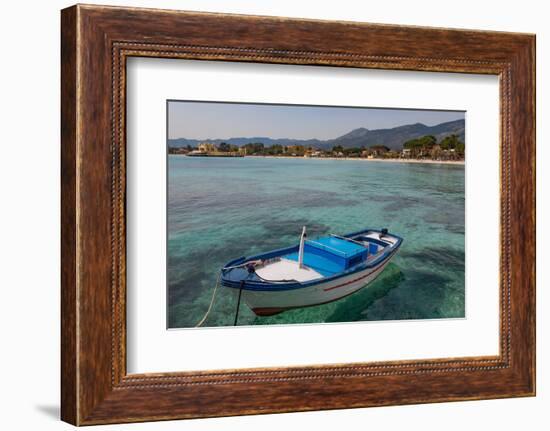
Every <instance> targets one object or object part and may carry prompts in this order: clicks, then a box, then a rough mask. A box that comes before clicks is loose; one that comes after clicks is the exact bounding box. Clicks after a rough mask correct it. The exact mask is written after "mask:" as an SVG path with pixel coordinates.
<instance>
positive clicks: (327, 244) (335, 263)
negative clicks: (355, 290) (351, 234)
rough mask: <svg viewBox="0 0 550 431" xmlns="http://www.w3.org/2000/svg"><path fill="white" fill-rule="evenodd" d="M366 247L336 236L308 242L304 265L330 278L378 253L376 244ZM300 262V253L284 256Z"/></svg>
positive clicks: (305, 245) (305, 246) (305, 249)
mask: <svg viewBox="0 0 550 431" xmlns="http://www.w3.org/2000/svg"><path fill="white" fill-rule="evenodd" d="M370 245H372V246H373V247H370V246H369V249H367V248H366V247H364V246H362V245H360V244H357V243H354V242H351V241H348V240H345V239H341V238H337V237H334V236H326V237H321V238H317V239H315V240H308V241H306V243H305V244H304V264H305V265H306V266H307V267H309V268H311V269H314V270H315V271H317V272H318V273H319V274H321V275H323V276H324V277H330V276H332V275H334V274H337V273H340V272H342V271H345V270H346V269H349V268H351V267H353V266H355V265H357V264H358V263H361V262H364V261H365V259H366V258H367V256H368V254H369V252H371V253H376V251H377V250H378V247H377V245H376V244H370ZM284 257H285V258H286V259H289V260H294V261H298V252H297V251H296V252H294V253H290V254H288V255H286V256H284Z"/></svg>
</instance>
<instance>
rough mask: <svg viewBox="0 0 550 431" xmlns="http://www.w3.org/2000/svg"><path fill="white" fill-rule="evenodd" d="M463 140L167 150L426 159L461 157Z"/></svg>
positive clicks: (189, 153)
mask: <svg viewBox="0 0 550 431" xmlns="http://www.w3.org/2000/svg"><path fill="white" fill-rule="evenodd" d="M464 152H465V144H464V142H462V141H461V140H460V138H459V137H458V135H454V134H452V135H447V136H445V137H444V138H442V139H441V140H440V141H438V140H437V139H436V137H435V136H433V135H426V136H422V137H419V138H415V139H410V140H408V141H405V142H404V143H403V146H402V149H401V150H399V151H398V150H395V149H390V148H388V147H387V146H385V145H371V146H368V147H366V146H361V147H350V148H345V147H343V146H341V145H336V146H333V147H332V148H330V149H323V148H315V147H313V146H305V145H288V146H287V145H279V144H273V145H269V146H266V145H264V144H263V143H262V142H254V143H248V144H246V145H243V146H240V147H238V146H236V145H231V144H227V143H225V142H221V143H220V144H218V145H215V144H213V143H210V142H202V143H200V144H198V146H197V147H192V146H191V145H187V146H184V147H170V146H169V147H168V153H169V154H182V155H187V156H196V157H201V156H203V157H244V156H271V157H306V158H308V157H314V158H346V159H350V158H361V159H388V160H395V159H410V160H419V161H420V160H426V161H429V160H431V161H464Z"/></svg>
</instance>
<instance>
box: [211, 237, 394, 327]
mask: <svg viewBox="0 0 550 431" xmlns="http://www.w3.org/2000/svg"><path fill="white" fill-rule="evenodd" d="M402 241H403V240H402V238H400V237H398V236H397V235H393V234H390V233H388V231H387V229H382V230H374V229H366V230H362V231H359V232H354V233H350V234H347V235H342V236H339V235H329V236H325V237H321V238H316V239H314V240H308V239H306V228H305V227H304V228H303V230H302V235H301V237H300V243H299V244H297V245H294V246H292V247H288V248H283V249H279V250H274V251H270V252H266V253H262V254H259V255H256V256H252V257H240V258H238V259H235V260H232V261H230V262H228V263H227V265H226V266H225V267H224V268H222V270H221V283H222V285H223V286H224V287H228V288H232V289H236V290H240V294H241V295H242V299H243V300H244V301H245V303H246V304H247V305H248V306H249V307H250V308H251V309H252V311H253V312H254V313H255V314H257V315H259V316H269V315H273V314H277V313H280V312H282V311H285V310H289V309H292V308H299V307H308V306H312V305H318V304H324V303H327V302H332V301H336V300H338V299H340V298H343V297H345V296H348V295H351V294H352V293H354V292H357V291H358V290H360V289H362V288H363V287H365V286H366V285H368V284H369V283H370V282H371V281H373V280H374V279H375V278H376V277H377V276H378V275H380V273H381V272H382V271H383V270H384V268H385V267H386V265H387V264H388V263H389V261H390V260H391V259H392V257H393V256H394V255H395V253H396V252H397V250H398V249H399V247H400V246H401V243H402Z"/></svg>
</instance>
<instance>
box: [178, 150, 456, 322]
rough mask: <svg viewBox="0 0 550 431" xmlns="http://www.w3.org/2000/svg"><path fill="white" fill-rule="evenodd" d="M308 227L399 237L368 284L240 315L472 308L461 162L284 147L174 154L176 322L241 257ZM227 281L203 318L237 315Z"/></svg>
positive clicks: (294, 318) (300, 318)
mask: <svg viewBox="0 0 550 431" xmlns="http://www.w3.org/2000/svg"><path fill="white" fill-rule="evenodd" d="M304 225H305V226H307V229H308V237H309V238H314V237H315V236H317V235H324V234H328V233H337V234H345V233H348V232H353V231H357V230H360V229H363V228H369V227H371V228H383V227H387V228H388V230H389V231H390V232H393V233H395V234H397V235H399V236H401V237H403V239H404V242H403V245H402V247H401V249H400V251H399V252H398V254H397V255H396V256H395V258H394V259H393V260H392V262H391V263H390V264H389V265H388V267H387V268H386V269H385V270H384V272H383V273H382V274H381V275H380V276H379V277H378V278H377V279H376V280H375V281H374V282H373V283H371V284H369V286H368V287H366V288H364V289H362V290H360V291H359V292H357V293H355V294H353V295H350V296H348V297H346V298H343V299H341V300H339V301H335V302H332V303H329V304H325V305H319V306H314V307H309V308H304V309H297V310H290V311H286V312H284V313H281V314H279V315H276V316H270V317H256V316H255V315H254V314H253V313H252V312H251V311H250V310H249V309H248V307H247V306H246V304H244V302H243V303H241V307H240V311H239V325H263V324H290V323H318V322H353V321H366V320H370V321H372V320H400V319H433V318H454V317H464V304H465V302H464V293H465V290H464V166H463V165H442V164H417V163H391V162H377V161H364V160H357V161H350V160H322V159H277V158H260V157H258V158H256V157H245V158H191V157H184V156H178V155H171V156H169V158H168V326H169V327H170V328H186V327H194V326H195V325H196V323H197V322H198V321H200V320H201V318H202V317H203V315H204V313H205V312H206V310H207V308H208V305H209V303H210V299H211V297H212V292H213V289H214V286H215V284H216V279H217V276H218V272H219V270H220V268H222V266H223V265H224V264H225V263H227V262H228V261H229V260H231V259H233V258H237V257H240V256H246V255H247V256H250V255H254V254H257V253H260V252H264V251H269V250H272V249H276V248H281V247H287V246H290V245H293V244H296V243H298V241H299V235H300V232H301V228H302V226H304ZM236 303H237V296H236V292H235V291H233V290H230V289H226V288H223V287H220V288H219V289H218V291H217V295H216V299H215V302H214V306H213V308H212V311H211V313H210V315H209V317H208V319H207V320H206V322H205V324H204V325H203V326H205V327H208V326H226V325H233V321H234V317H235V310H236Z"/></svg>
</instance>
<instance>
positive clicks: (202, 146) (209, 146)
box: [199, 142, 217, 153]
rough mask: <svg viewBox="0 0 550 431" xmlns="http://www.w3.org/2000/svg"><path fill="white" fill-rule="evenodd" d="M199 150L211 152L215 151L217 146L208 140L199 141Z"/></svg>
mask: <svg viewBox="0 0 550 431" xmlns="http://www.w3.org/2000/svg"><path fill="white" fill-rule="evenodd" d="M199 151H201V152H203V153H211V152H214V151H217V148H216V146H215V145H214V144H212V143H210V142H201V143H200V144H199Z"/></svg>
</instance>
